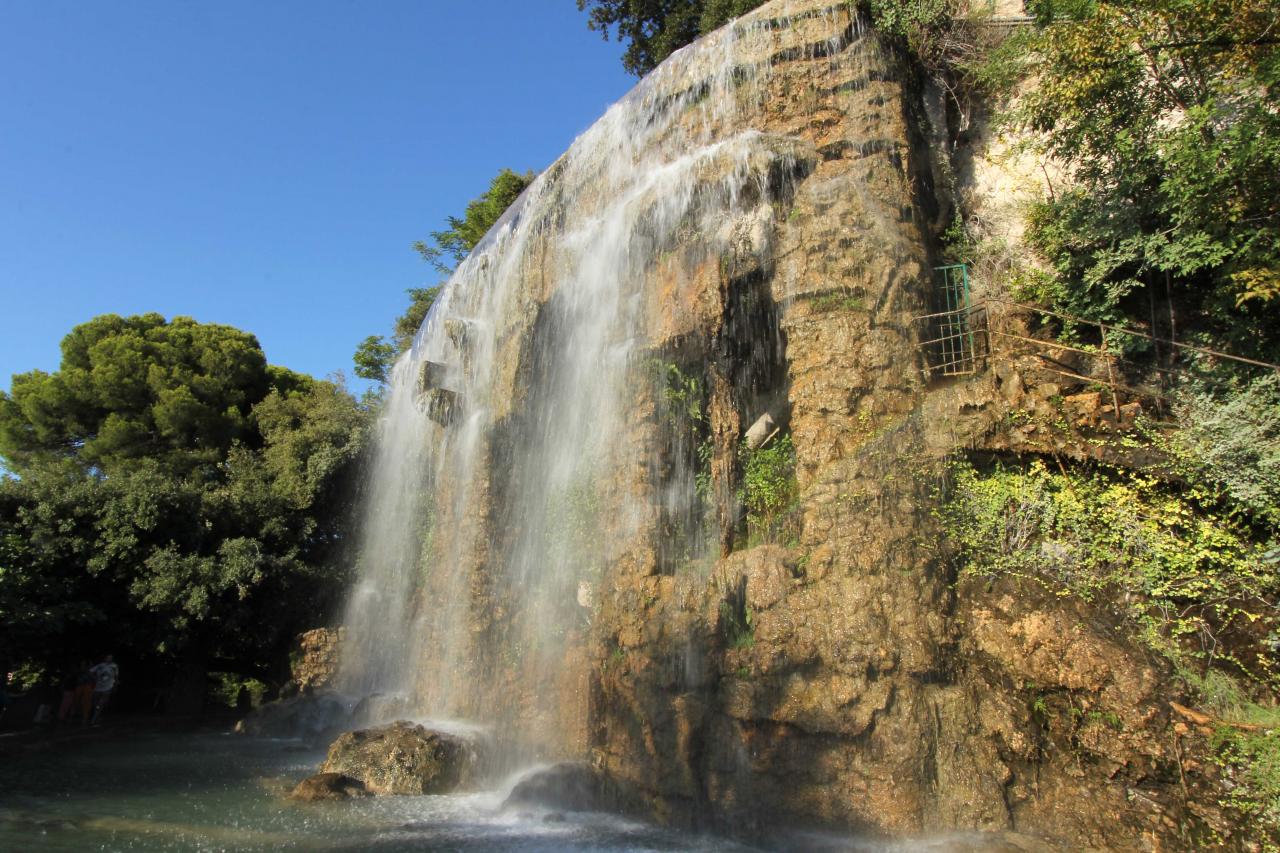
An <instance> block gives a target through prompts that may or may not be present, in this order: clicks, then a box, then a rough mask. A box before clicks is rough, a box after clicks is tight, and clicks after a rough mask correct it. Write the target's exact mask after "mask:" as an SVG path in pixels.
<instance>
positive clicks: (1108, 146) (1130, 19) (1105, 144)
mask: <svg viewBox="0 0 1280 853" xmlns="http://www.w3.org/2000/svg"><path fill="white" fill-rule="evenodd" d="M1029 9H1030V11H1032V13H1033V14H1034V15H1035V17H1036V19H1037V22H1038V23H1039V24H1040V26H1039V27H1038V28H1037V29H1035V30H1034V31H1033V32H1032V33H1030V34H1028V35H1027V36H1025V37H1024V40H1023V41H1021V42H1019V45H1018V48H1019V55H1020V56H1021V58H1022V60H1023V63H1024V67H1023V71H1024V74H1025V76H1026V77H1029V78H1033V79H1034V80H1035V85H1034V86H1033V87H1031V88H1030V89H1029V91H1027V92H1026V94H1025V96H1024V97H1022V98H1021V99H1020V100H1019V101H1018V102H1017V105H1016V106H1015V108H1014V109H1013V111H1012V115H1011V120H1012V122H1013V123H1014V124H1015V125H1016V126H1017V127H1019V128H1021V129H1022V130H1024V131H1026V132H1029V133H1031V134H1032V135H1034V138H1035V140H1036V142H1037V144H1038V145H1039V146H1040V147H1041V148H1042V150H1043V151H1045V152H1046V153H1048V154H1049V155H1051V156H1052V157H1053V158H1054V159H1055V160H1056V161H1057V162H1059V163H1061V164H1063V165H1065V167H1066V168H1067V170H1068V172H1069V174H1070V178H1071V184H1070V187H1069V188H1068V189H1066V190H1065V191H1063V192H1059V193H1058V194H1057V195H1056V196H1055V197H1053V198H1051V199H1050V200H1049V201H1047V202H1046V203H1044V204H1043V205H1041V206H1040V207H1039V208H1037V209H1036V210H1035V211H1034V212H1033V214H1032V216H1031V220H1030V225H1031V229H1030V232H1029V234H1030V237H1031V239H1032V241H1033V243H1034V244H1035V245H1036V246H1037V248H1038V249H1039V250H1040V251H1041V253H1042V254H1043V255H1044V256H1045V257H1046V258H1047V259H1048V260H1049V261H1050V262H1051V264H1052V265H1053V269H1054V280H1053V281H1051V282H1049V283H1048V285H1047V286H1046V287H1044V288H1042V290H1043V293H1042V294H1041V295H1042V296H1043V297H1046V298H1047V299H1048V300H1049V301H1052V302H1054V303H1056V304H1058V305H1060V306H1061V307H1062V308H1064V309H1066V310H1067V311H1069V312H1070V313H1074V314H1080V315H1083V316H1085V317H1088V318H1091V319H1098V320H1108V319H1110V320H1120V319H1124V318H1126V316H1127V315H1128V314H1134V315H1135V319H1136V318H1137V317H1140V316H1143V311H1142V308H1144V307H1145V301H1143V302H1140V303H1139V302H1134V301H1133V299H1132V295H1134V294H1136V292H1138V291H1139V290H1141V289H1142V288H1144V287H1151V288H1156V289H1157V292H1164V291H1165V288H1166V287H1167V288H1168V289H1169V290H1171V291H1172V292H1174V293H1175V294H1176V295H1178V296H1179V298H1180V299H1181V301H1182V302H1183V303H1184V304H1185V305H1186V306H1187V307H1188V308H1190V309H1191V310H1192V311H1197V312H1202V313H1203V316H1204V317H1205V318H1206V319H1208V320H1209V321H1211V322H1212V323H1215V324H1216V327H1217V334H1218V336H1219V337H1220V338H1221V339H1226V340H1230V341H1232V342H1233V343H1234V344H1235V345H1236V346H1238V347H1241V348H1245V349H1249V350H1252V351H1254V352H1265V351H1266V350H1267V349H1268V348H1269V347H1271V346H1272V344H1273V343H1274V335H1273V334H1272V333H1273V332H1274V326H1275V323H1276V319H1277V316H1276V310H1275V309H1276V307H1277V305H1280V299H1278V297H1280V111H1277V110H1276V106H1275V105H1276V103H1277V97H1278V92H1277V87H1278V86H1280V52H1278V51H1277V48H1276V45H1277V35H1276V34H1277V32H1280V7H1277V6H1276V5H1275V4H1274V3H1270V2H1265V0H1040V2H1037V3H1035V4H1031V5H1030V6H1029ZM1241 314H1244V315H1245V316H1247V317H1248V318H1249V322H1245V323H1240V322H1238V320H1239V317H1240V315H1241Z"/></svg>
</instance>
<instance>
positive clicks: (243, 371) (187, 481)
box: [0, 314, 366, 675]
mask: <svg viewBox="0 0 1280 853" xmlns="http://www.w3.org/2000/svg"><path fill="white" fill-rule="evenodd" d="M365 431H366V413H365V412H364V411H363V410H361V409H360V407H359V406H358V405H357V404H356V402H355V400H354V399H353V398H352V397H351V395H350V394H348V393H347V392H346V390H345V389H343V388H342V387H341V386H340V385H338V384H335V383H332V382H327V381H320V380H315V379H312V378H311V377H307V376H303V375H301V374H297V373H293V372H292V371H288V370H285V369H283V368H274V367H269V366H267V364H266V361H265V359H264V357H263V354H262V351H261V349H260V348H259V347H258V345H257V342H256V341H255V340H254V339H253V337H252V336H250V335H247V334H245V333H243V332H240V331H238V330H235V329H231V328H229V327H225V326H212V325H205V324H199V323H196V322H194V321H192V320H189V319H187V318H176V319H175V320H173V321H172V322H166V321H165V320H164V319H163V318H161V317H159V316H158V315H154V314H149V315H145V316H142V317H129V318H120V317H115V316H107V317H100V318H97V319H95V320H92V321H90V322H89V323H86V324H84V325H83V326H79V327H77V328H76V329H75V330H73V331H72V333H71V334H70V335H68V336H67V338H66V339H65V340H64V342H63V361H62V365H61V368H60V369H59V370H58V371H57V372H55V373H52V374H44V373H35V374H24V375H22V376H17V377H14V383H13V391H12V393H11V394H0V454H2V455H3V459H4V462H5V464H6V465H7V466H8V467H9V468H10V469H12V470H13V471H15V472H17V474H18V475H19V478H10V479H8V480H6V481H4V482H3V483H0V616H2V617H3V623H4V625H3V627H2V628H0V643H3V645H4V646H5V647H6V648H5V650H6V651H7V653H8V654H10V655H12V656H14V657H15V658H17V659H25V660H27V661H31V662H35V663H37V664H40V663H44V664H53V663H56V662H57V658H58V657H59V656H60V655H63V654H69V655H72V656H76V655H77V654H83V653H84V651H85V650H88V649H89V648H93V649H100V648H101V647H102V644H103V643H109V644H112V645H117V647H126V648H128V649H131V650H132V654H133V656H134V657H135V659H138V658H145V659H147V660H148V661H149V662H150V664H151V665H153V666H154V667H155V668H156V669H157V670H161V671H164V670H167V671H169V672H171V673H172V672H173V671H174V670H175V669H176V668H177V667H178V665H179V664H180V663H181V664H182V666H183V667H185V668H186V669H187V670H189V671H194V672H195V673H197V675H199V674H200V673H202V672H203V671H204V669H206V668H209V667H212V666H216V668H218V669H219V670H221V671H227V672H240V673H244V674H247V675H263V674H265V673H266V670H267V669H268V667H269V666H270V665H271V664H272V663H273V662H279V661H283V659H284V653H285V649H286V646H287V643H288V641H289V640H290V638H291V637H292V636H293V634H294V633H296V631H298V630H300V629H301V628H303V627H309V626H311V625H314V623H315V621H316V620H317V619H320V618H323V614H324V611H325V608H326V607H327V606H328V605H330V604H331V603H332V599H333V597H334V596H335V595H336V594H337V593H338V591H339V590H340V588H341V586H342V583H343V581H344V580H345V576H344V573H343V570H342V568H341V567H342V561H341V559H340V557H341V556H342V555H341V550H342V546H343V544H344V543H345V541H346V538H347V535H348V530H349V526H350V525H349V522H350V513H349V511H348V510H349V506H350V503H351V501H352V498H353V496H354V488H353V486H354V474H355V472H356V469H357V465H358V462H359V457H360V453H361V449H362V447H363V443H364V436H365ZM87 631H93V632H95V633H96V636H94V637H93V642H92V645H87V644H86V640H85V639H84V637H85V632H87ZM75 647H78V650H76V651H72V650H70V649H72V648H75Z"/></svg>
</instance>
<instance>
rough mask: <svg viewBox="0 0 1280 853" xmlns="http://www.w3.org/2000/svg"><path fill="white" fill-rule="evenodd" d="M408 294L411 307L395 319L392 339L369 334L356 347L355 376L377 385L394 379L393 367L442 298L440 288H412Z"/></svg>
mask: <svg viewBox="0 0 1280 853" xmlns="http://www.w3.org/2000/svg"><path fill="white" fill-rule="evenodd" d="M405 292H406V293H408V294H409V307H408V308H407V309H405V312H404V313H403V314H401V315H400V316H399V317H397V318H396V322H395V326H393V327H392V338H391V340H389V341H388V340H387V339H386V338H384V337H382V336H381V335H370V336H369V337H367V338H365V339H364V341H363V342H361V344H360V346H359V347H357V348H356V354H355V363H356V376H359V377H361V378H362V379H371V380H373V381H374V382H386V381H387V380H388V379H390V378H391V365H392V364H394V363H395V360H396V359H397V358H399V357H400V353H402V352H405V351H406V350H408V349H409V347H410V346H412V345H413V337H414V335H416V334H417V333H418V328H419V327H420V326H421V325H422V321H423V320H425V319H426V317H427V312H428V311H430V310H431V306H432V305H433V304H435V301H436V297H437V296H439V295H440V288H439V287H411V288H409V290H407V291H405Z"/></svg>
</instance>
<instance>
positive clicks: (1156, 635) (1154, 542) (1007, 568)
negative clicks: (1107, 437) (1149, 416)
mask: <svg viewBox="0 0 1280 853" xmlns="http://www.w3.org/2000/svg"><path fill="white" fill-rule="evenodd" d="M939 517H940V520H941V521H942V524H943V527H944V529H945V530H946V532H947V535H948V540H949V542H950V543H951V546H952V547H953V548H954V554H955V556H956V558H957V559H958V560H959V562H960V564H961V566H962V571H964V572H967V573H971V574H978V575H989V576H996V575H1007V576H1015V577H1020V578H1024V579H1026V580H1030V581H1033V582H1037V583H1041V584H1044V585H1046V586H1048V587H1050V588H1051V589H1053V590H1054V591H1057V592H1060V593H1063V594H1071V595H1076V596H1079V597H1081V598H1083V599H1086V600H1088V601H1092V602H1095V603H1096V604H1098V605H1099V606H1101V607H1103V608H1105V609H1107V610H1110V611H1111V612H1112V613H1113V614H1114V615H1115V616H1116V617H1117V619H1118V620H1119V621H1120V622H1121V623H1122V624H1124V625H1126V626H1127V627H1128V629H1129V630H1130V631H1131V632H1132V633H1133V634H1134V635H1135V636H1137V637H1138V638H1140V639H1142V640H1143V641H1144V642H1146V643H1147V644H1148V645H1149V646H1150V647H1151V648H1153V649H1154V650H1156V651H1158V652H1160V653H1162V654H1165V655H1166V656H1168V657H1170V658H1171V659H1173V660H1175V661H1177V662H1184V663H1185V664H1186V665H1191V664H1192V663H1194V664H1195V665H1196V666H1200V667H1208V666H1225V667H1227V668H1229V669H1231V670H1232V671H1234V672H1236V673H1237V674H1238V675H1242V676H1246V677H1248V678H1250V679H1254V680H1256V681H1258V682H1263V683H1266V684H1268V685H1269V686H1270V687H1271V688H1274V687H1276V686H1278V685H1280V660H1277V658H1276V652H1275V649H1274V648H1272V645H1271V643H1269V642H1265V641H1260V639H1263V640H1265V638H1267V637H1271V638H1275V637H1280V617H1278V616H1277V608H1276V604H1277V601H1278V600H1280V574H1278V573H1277V571H1276V561H1275V559H1274V554H1273V550H1272V549H1273V548H1274V543H1273V542H1272V541H1271V540H1273V539H1274V535H1275V531H1274V530H1271V531H1270V532H1269V534H1270V535H1268V534H1267V533H1263V535H1261V536H1260V535H1259V533H1258V530H1257V528H1256V527H1254V526H1252V525H1250V524H1249V523H1248V521H1247V519H1245V518H1242V517H1240V516H1239V515H1238V514H1235V513H1233V512H1232V511H1231V510H1230V509H1229V508H1225V507H1223V506H1221V505H1220V504H1219V503H1218V502H1217V495H1216V494H1215V493H1214V492H1213V491H1212V490H1205V489H1201V488H1197V487H1194V486H1192V487H1177V486H1173V485H1169V484H1166V483H1163V482H1161V481H1160V480H1159V479H1157V478H1156V477H1154V476H1151V475H1147V474H1142V473H1139V472H1135V471H1125V470H1111V469H1096V470H1092V471H1088V470H1084V471H1082V470H1075V471H1073V470H1071V469H1067V468H1063V469H1062V470H1061V471H1058V472H1055V471H1050V470H1049V468H1048V467H1047V466H1046V465H1045V464H1044V463H1043V462H1042V461H1040V460H1034V461H1032V462H1030V463H1029V464H1026V465H1019V466H1015V467H1005V466H995V467H993V468H991V469H988V470H982V469H979V468H977V467H975V466H974V465H973V464H971V463H969V462H966V461H957V462H955V463H953V465H952V468H951V472H950V489H949V492H948V494H947V495H946V499H945V500H944V501H943V502H942V504H941V509H940V510H939Z"/></svg>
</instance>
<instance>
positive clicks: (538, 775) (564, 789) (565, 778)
mask: <svg viewBox="0 0 1280 853" xmlns="http://www.w3.org/2000/svg"><path fill="white" fill-rule="evenodd" d="M604 800H605V791H604V779H603V778H602V777H601V776H600V774H599V773H597V772H596V771H595V770H594V769H592V767H591V766H590V765H589V764H586V763H583V762H577V761H566V762H562V763H560V764H554V765H552V766H551V767H547V768H544V769H541V770H536V771H534V772H533V773H531V774H529V775H528V776H526V777H525V778H523V779H521V780H520V781H519V782H517V783H516V786H515V787H514V788H512V789H511V793H510V794H508V795H507V799H506V800H505V801H504V802H503V804H502V808H503V809H510V808H517V807H527V806H540V807H542V808H548V809H558V810H560V811H566V812H584V811H594V810H597V809H601V808H603V806H604ZM549 818H550V815H548V819H549ZM560 819H561V820H564V817H563V815H562V816H561V817H560Z"/></svg>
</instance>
